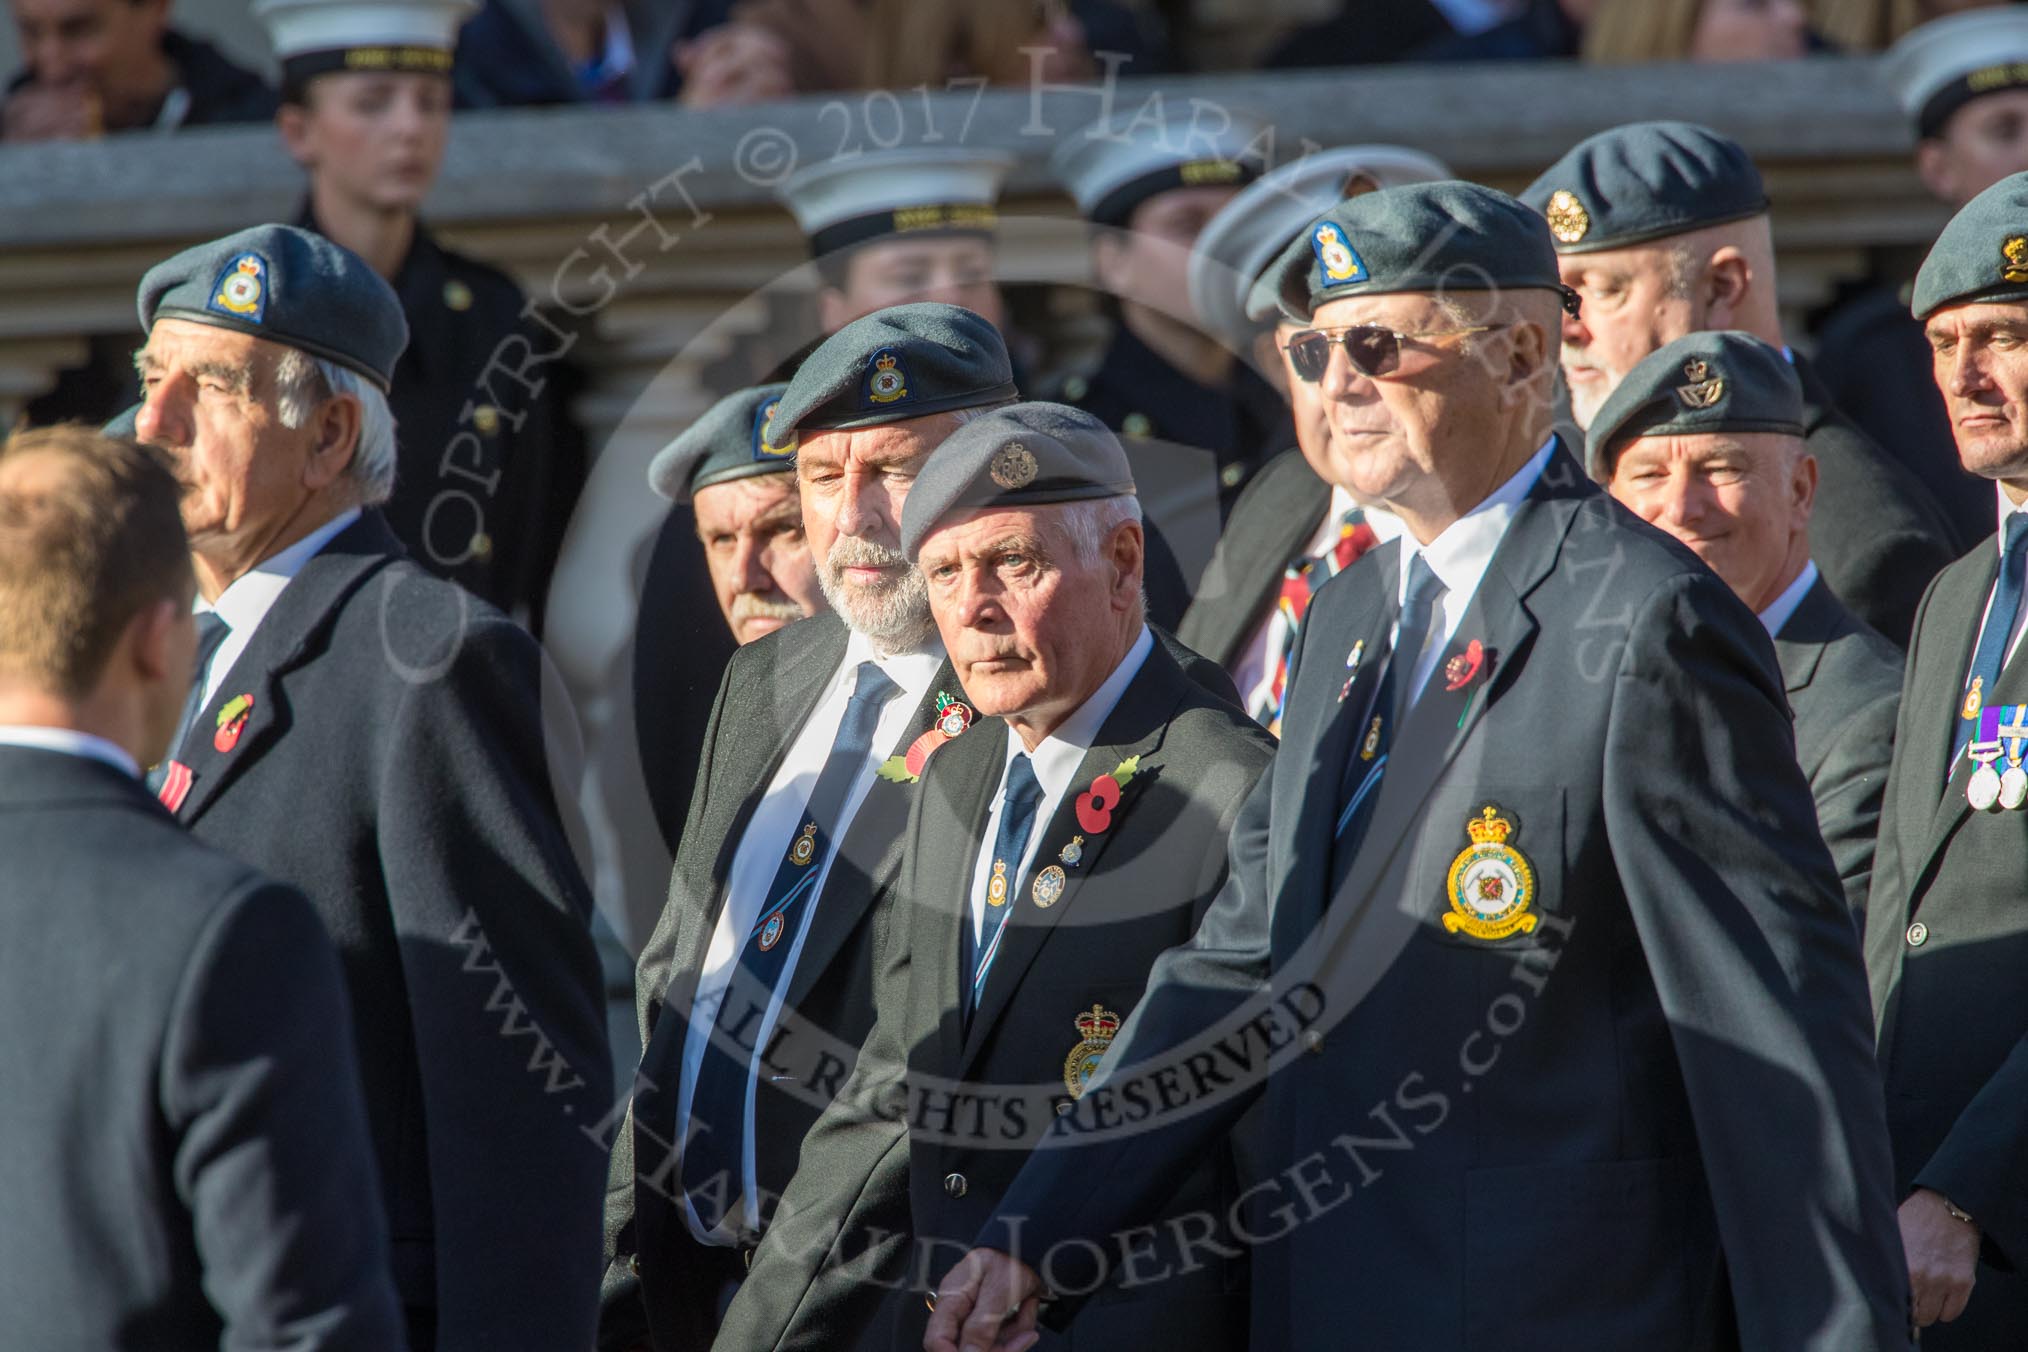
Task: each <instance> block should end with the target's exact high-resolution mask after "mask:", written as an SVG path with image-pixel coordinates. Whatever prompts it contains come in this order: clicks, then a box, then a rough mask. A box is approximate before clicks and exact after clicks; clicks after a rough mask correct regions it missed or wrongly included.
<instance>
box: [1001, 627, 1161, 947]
mask: <svg viewBox="0 0 2028 1352" xmlns="http://www.w3.org/2000/svg"><path fill="white" fill-rule="evenodd" d="M1154 647H1155V636H1154V635H1153V634H1151V633H1149V632H1148V627H1147V626H1146V625H1142V626H1141V636H1140V637H1139V638H1137V639H1135V640H1134V646H1133V647H1131V648H1129V649H1127V655H1126V656H1125V657H1123V658H1121V659H1120V664H1119V665H1118V666H1116V667H1114V668H1113V674H1112V675H1110V676H1108V677H1106V679H1105V683H1104V684H1103V685H1101V686H1099V688H1098V689H1096V690H1094V691H1092V693H1091V698H1089V699H1087V700H1086V701H1085V702H1084V703H1083V704H1080V705H1078V706H1077V712H1076V713H1074V714H1072V715H1071V716H1070V717H1069V718H1066V719H1064V720H1063V724H1062V726H1060V727H1058V728H1057V730H1056V731H1055V732H1052V733H1050V734H1049V736H1047V737H1045V738H1043V739H1042V740H1041V742H1039V743H1037V745H1036V747H1035V750H1033V751H1029V750H1028V748H1027V747H1025V746H1023V745H1022V743H1021V734H1020V733H1018V732H1016V731H1014V729H1013V727H1011V726H1010V727H1008V729H1007V759H1006V760H1005V762H1003V763H1002V765H1001V767H1000V782H999V784H998V785H997V786H996V787H995V788H994V790H993V810H992V811H991V812H990V813H988V814H987V816H986V829H985V832H984V834H983V835H981V836H980V837H979V858H978V862H977V863H975V864H974V865H973V866H972V940H973V942H974V943H978V942H980V941H982V939H983V937H984V935H985V932H986V886H987V884H988V883H990V882H991V881H992V877H993V842H994V841H996V840H998V839H999V837H1000V808H1001V805H1002V804H1003V803H1004V802H1005V801H1006V797H1007V767H1008V766H1010V765H1012V764H1013V763H1014V758H1015V757H1016V756H1020V755H1026V756H1027V757H1028V763H1029V765H1030V766H1031V767H1032V768H1033V769H1034V771H1035V782H1036V783H1037V784H1038V785H1040V786H1041V789H1042V801H1041V802H1040V803H1038V804H1036V805H1035V825H1034V826H1033V828H1032V829H1030V831H1029V832H1028V847H1027V848H1026V849H1025V850H1023V851H1022V853H1021V859H1020V861H1019V862H1018V863H1015V864H1012V865H1010V866H1009V867H1008V869H1007V880H1008V886H1009V888H1010V889H1011V888H1016V887H1018V886H1019V885H1020V882H1021V879H1023V878H1025V877H1027V876H1028V866H1029V864H1031V863H1032V862H1034V859H1035V854H1036V851H1038V850H1040V849H1041V848H1042V835H1043V828H1044V827H1046V826H1047V825H1048V824H1049V819H1050V818H1051V817H1052V816H1054V815H1055V813H1056V809H1057V808H1058V807H1059V806H1061V805H1062V803H1063V796H1064V794H1066V793H1068V792H1071V791H1072V790H1073V789H1075V790H1076V791H1077V792H1079V793H1082V792H1084V787H1085V786H1083V785H1074V784H1072V783H1071V780H1072V778H1073V777H1074V776H1075V775H1076V774H1077V767H1078V766H1079V765H1081V764H1083V763H1084V756H1085V753H1086V752H1087V751H1090V750H1091V745H1092V743H1093V742H1094V741H1096V740H1097V739H1098V734H1099V729H1100V728H1102V727H1104V726H1105V722H1106V720H1107V719H1108V718H1110V717H1112V713H1113V710H1114V709H1115V708H1117V707H1118V706H1119V702H1120V696H1121V695H1123V694H1125V693H1126V689H1127V686H1128V685H1129V684H1131V683H1132V681H1133V679H1134V677H1135V676H1137V675H1139V674H1140V671H1141V667H1142V665H1143V664H1144V663H1146V662H1147V660H1148V654H1149V653H1150V652H1152V651H1154ZM1108 768H1110V767H1108ZM1018 900H1019V898H1018V896H1015V895H1013V894H1012V893H1010V895H1009V896H1008V898H1007V902H1008V904H1009V905H1013V904H1014V903H1015V902H1016V901H1018Z"/></svg>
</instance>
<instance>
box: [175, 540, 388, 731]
mask: <svg viewBox="0 0 2028 1352" xmlns="http://www.w3.org/2000/svg"><path fill="white" fill-rule="evenodd" d="M359 515H360V511H359V508H357V507H354V508H352V509H350V510H349V511H344V512H340V513H339V514H338V515H337V516H334V517H332V518H331V519H330V520H329V521H326V522H325V523H324V524H323V525H321V526H319V527H317V529H315V530H313V531H311V532H310V533H309V534H308V535H305V536H304V537H303V538H302V539H300V540H298V541H296V543H294V544H292V545H290V546H289V547H288V548H287V549H284V550H283V551H282V552H281V553H279V554H277V555H275V556H274V557H273V558H271V559H265V560H263V561H261V562H260V563H257V564H255V565H254V567H253V571H252V572H249V573H245V574H243V575H241V576H240V577H237V578H235V579H234V580H233V582H232V585H231V586H229V587H227V588H226V589H225V590H224V591H222V592H220V593H219V594H218V600H216V601H212V602H206V601H205V600H204V598H202V597H199V598H198V600H197V604H196V606H195V607H193V608H194V609H195V610H196V611H197V613H198V614H200V615H201V614H203V613H204V612H205V611H207V610H215V611H217V612H218V617H219V618H220V619H222V620H224V621H225V623H226V625H227V626H228V627H229V628H230V630H231V632H230V633H228V634H227V635H226V636H225V638H224V640H223V641H222V642H220V643H219V645H218V651H217V652H215V653H213V654H212V655H211V665H210V666H209V667H207V668H206V669H205V673H204V698H203V700H202V701H200V707H201V706H202V705H204V704H209V703H211V701H212V699H213V697H214V696H216V695H217V694H218V688H219V687H220V686H221V685H224V684H225V678H226V677H227V676H229V675H231V674H232V664H233V663H234V662H237V661H238V660H239V655H240V654H241V653H243V652H245V651H246V645H247V644H249V643H251V642H253V636H254V630H256V629H258V628H260V626H261V621H262V620H264V619H266V618H267V614H268V612H269V611H270V610H273V609H274V608H275V602H276V601H278V600H280V599H281V595H282V591H283V589H284V588H286V587H287V586H288V585H289V583H290V582H292V581H294V580H295V577H296V574H298V573H300V572H302V571H303V565H304V564H306V563H308V562H309V561H310V560H311V559H313V558H315V557H317V551H318V550H320V549H322V548H323V547H324V546H325V545H328V544H330V543H331V541H333V540H334V539H336V538H337V537H338V534H339V532H341V531H343V530H344V529H345V528H346V527H347V526H349V525H351V524H352V523H353V522H355V521H357V520H358V519H359Z"/></svg>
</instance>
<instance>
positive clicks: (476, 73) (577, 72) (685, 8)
mask: <svg viewBox="0 0 2028 1352" xmlns="http://www.w3.org/2000/svg"><path fill="white" fill-rule="evenodd" d="M731 10H732V3H731V0H696V2H695V3H691V4H673V5H672V4H658V3H654V0H631V3H618V0H485V4H484V7H483V8H482V9H480V11H479V13H478V15H477V16H476V17H475V18H473V20H472V21H471V23H469V24H467V25H466V27H465V31H464V32H463V33H462V34H461V35H460V36H459V43H458V62H457V70H456V74H455V77H454V82H455V85H456V88H457V102H458V106H459V107H460V108H501V107H506V108H518V107H529V106H537V105H546V104H559V103H641V102H649V101H653V100H657V99H670V98H673V99H675V100H677V101H678V102H680V103H682V104H683V105H684V106H686V107H692V108H708V107H720V106H728V105H734V104H747V103H760V102H763V101H765V100H768V99H778V98H786V97H787V96H788V95H790V94H793V93H794V92H795V85H794V82H793V80H792V77H791V74H790V69H789V49H788V46H787V44H785V43H784V42H783V41H782V40H781V39H780V38H779V37H777V36H776V35H774V34H773V33H771V32H769V31H767V30H766V29H764V28H761V27H759V26H757V25H754V24H735V23H729V22H728V19H729V18H730V15H731Z"/></svg>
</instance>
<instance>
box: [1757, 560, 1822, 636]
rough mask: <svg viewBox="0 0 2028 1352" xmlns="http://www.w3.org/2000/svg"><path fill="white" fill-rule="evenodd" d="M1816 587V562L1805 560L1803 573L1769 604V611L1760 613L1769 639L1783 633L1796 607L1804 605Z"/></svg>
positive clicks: (1762, 624) (1761, 621)
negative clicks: (1810, 592) (1804, 599)
mask: <svg viewBox="0 0 2028 1352" xmlns="http://www.w3.org/2000/svg"><path fill="white" fill-rule="evenodd" d="M1816 585H1817V565H1816V563H1815V561H1813V560H1809V559H1805V560H1804V561H1803V571H1802V572H1800V573H1797V574H1796V580H1795V581H1794V582H1791V583H1789V585H1788V586H1786V587H1784V588H1783V589H1782V594H1781V595H1780V596H1777V597H1776V598H1775V599H1774V600H1772V601H1770V602H1768V605H1767V609H1766V610H1763V611H1762V612H1761V613H1760V623H1761V627H1762V628H1764V629H1766V630H1767V636H1768V637H1769V638H1773V637H1774V636H1775V635H1777V634H1779V633H1781V631H1782V626H1783V625H1785V624H1787V623H1788V622H1789V617H1790V616H1792V615H1794V614H1795V613H1796V607H1797V606H1799V605H1801V604H1802V603H1803V597H1805V596H1807V595H1808V594H1809V591H1810V588H1812V587H1814V586H1816Z"/></svg>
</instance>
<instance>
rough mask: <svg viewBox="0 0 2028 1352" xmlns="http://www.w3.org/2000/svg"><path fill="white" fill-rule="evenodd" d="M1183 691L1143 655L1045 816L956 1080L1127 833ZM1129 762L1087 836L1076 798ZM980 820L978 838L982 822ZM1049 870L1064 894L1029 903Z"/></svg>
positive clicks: (1152, 656)
mask: <svg viewBox="0 0 2028 1352" xmlns="http://www.w3.org/2000/svg"><path fill="white" fill-rule="evenodd" d="M1184 693H1185V678H1184V676H1183V673H1182V671H1181V669H1180V668H1178V667H1177V666H1176V664H1175V662H1174V661H1173V660H1172V659H1171V658H1170V657H1169V655H1168V653H1166V652H1164V651H1163V650H1162V646H1161V645H1160V644H1159V643H1158V644H1156V645H1155V646H1154V648H1152V649H1151V650H1150V651H1149V653H1148V657H1147V661H1146V662H1145V663H1144V664H1143V665H1142V667H1141V670H1140V671H1138V672H1137V673H1135V675H1134V679H1133V680H1132V681H1131V682H1129V683H1128V685H1127V688H1126V689H1125V690H1124V691H1122V692H1121V694H1120V702H1119V704H1118V706H1117V707H1115V708H1114V709H1113V711H1112V713H1111V714H1110V715H1108V716H1107V718H1106V721H1105V724H1104V726H1102V727H1101V728H1100V729H1099V733H1098V740H1097V741H1095V742H1094V743H1093V744H1092V746H1091V749H1090V750H1088V751H1086V752H1085V754H1084V759H1083V760H1081V761H1080V762H1078V767H1077V773H1076V774H1075V775H1073V776H1072V777H1071V781H1070V785H1069V787H1068V788H1066V789H1065V790H1064V794H1063V801H1062V802H1061V803H1059V804H1057V808H1056V811H1055V812H1053V813H1051V814H1050V818H1049V821H1048V822H1047V823H1046V824H1045V825H1044V827H1043V832H1042V839H1041V841H1040V842H1039V844H1038V845H1037V847H1036V851H1035V861H1034V863H1033V864H1032V865H1030V867H1029V869H1028V871H1027V872H1026V873H1025V874H1023V875H1022V877H1021V879H1020V880H1019V881H1020V885H1019V886H1018V887H1017V888H1016V890H1015V892H1014V894H1013V895H1012V896H1010V897H1009V898H1008V899H1007V904H1008V906H1010V907H1011V908H1012V914H1010V915H1009V916H1008V917H1007V931H1006V934H1005V935H1004V937H1002V939H1001V940H1000V956H999V957H997V958H995V959H994V960H993V970H992V971H991V972H990V973H989V974H988V975H987V978H986V989H985V991H984V992H983V993H982V994H981V996H980V999H979V1007H978V1009H976V1010H975V1011H973V1014H972V1026H971V1028H970V1030H969V1032H968V1033H967V1034H966V1036H965V1043H964V1054H963V1060H962V1062H961V1063H960V1065H959V1069H958V1073H959V1074H960V1075H962V1074H964V1073H965V1072H966V1071H967V1070H968V1069H969V1068H970V1066H971V1063H972V1061H973V1059H974V1058H976V1057H977V1056H978V1054H979V1049H980V1047H981V1046H982V1045H983V1043H984V1040H985V1038H986V1035H987V1034H988V1033H989V1032H990V1031H991V1030H992V1029H993V1027H994V1026H995V1025H996V1024H997V1023H998V1022H999V1020H1000V1016H1001V1014H1003V1013H1004V1012H1005V1011H1006V1009H1007V1005H1008V1003H1009V1001H1011V1000H1012V999H1013V997H1014V992H1015V991H1017V990H1018V989H1020V986H1021V981H1022V978H1023V977H1024V976H1025V975H1026V974H1027V972H1028V969H1029V968H1030V966H1032V965H1033V964H1034V962H1035V960H1036V957H1037V955H1038V954H1039V953H1040V952H1041V951H1042V946H1043V944H1044V943H1045V942H1047V940H1048V939H1049V936H1050V935H1051V933H1053V932H1054V931H1055V929H1056V927H1057V925H1059V924H1061V923H1062V921H1063V917H1064V916H1065V915H1066V914H1068V913H1069V911H1070V909H1071V907H1072V906H1073V905H1075V904H1076V902H1077V899H1078V897H1079V896H1080V895H1082V893H1083V891H1084V886H1085V884H1086V882H1088V881H1089V880H1090V879H1092V878H1094V877H1096V876H1097V875H1098V872H1099V870H1100V868H1101V867H1103V861H1104V858H1105V852H1106V847H1107V846H1108V845H1110V844H1111V843H1112V842H1113V840H1114V839H1116V838H1117V837H1118V836H1119V835H1120V833H1121V831H1122V830H1124V829H1127V827H1126V823H1127V822H1128V821H1129V820H1130V819H1131V816H1132V813H1133V810H1134V805H1135V803H1136V802H1137V801H1138V800H1139V798H1140V797H1141V796H1142V794H1143V793H1144V792H1145V791H1146V789H1147V786H1148V785H1149V784H1150V783H1151V782H1152V781H1153V780H1154V779H1155V778H1156V777H1157V776H1159V775H1160V773H1161V757H1160V754H1159V753H1160V751H1161V747H1162V739H1163V736H1164V734H1165V733H1166V732H1167V731H1168V727H1169V718H1170V716H1171V715H1172V714H1173V713H1174V712H1175V709H1176V706H1177V704H1179V703H1180V702H1181V701H1182V698H1183V695H1184ZM1133 756H1139V757H1140V758H1141V759H1140V762H1139V764H1138V765H1137V766H1136V768H1135V771H1134V776H1133V778H1132V779H1131V780H1130V781H1128V783H1127V784H1126V785H1125V786H1124V787H1123V788H1122V789H1121V791H1120V801H1119V803H1118V805H1117V806H1115V807H1114V808H1113V810H1112V822H1111V824H1110V825H1109V826H1108V827H1107V828H1106V829H1105V830H1104V831H1101V832H1098V833H1096V834H1093V833H1090V832H1087V831H1085V830H1084V829H1083V827H1082V826H1081V824H1080V823H1079V822H1078V819H1077V801H1078V799H1079V798H1081V797H1083V796H1084V794H1085V792H1086V791H1087V790H1088V789H1090V787H1091V783H1092V781H1093V780H1094V779H1097V778H1098V777H1099V776H1100V775H1106V774H1111V773H1112V772H1113V771H1114V770H1116V769H1117V768H1118V767H1119V766H1120V764H1121V762H1123V761H1125V760H1127V759H1128V758H1129V757H1133ZM980 820H981V828H980V829H981V832H983V829H984V826H983V822H984V818H981V819H980ZM1079 836H1082V837H1083V842H1082V844H1081V845H1080V846H1079V850H1080V851H1081V853H1080V855H1079V858H1078V862H1077V864H1076V866H1075V867H1071V866H1067V865H1064V864H1062V863H1060V862H1059V856H1060V855H1061V854H1062V852H1063V849H1064V847H1065V846H1067V845H1069V844H1070V842H1071V840H1072V839H1073V838H1074V837H1079ZM1052 865H1054V866H1056V867H1058V868H1061V869H1062V870H1063V874H1064V885H1063V892H1062V894H1061V895H1060V896H1059V897H1058V898H1057V899H1056V901H1055V902H1054V904H1052V905H1050V906H1046V907H1044V906H1038V905H1037V904H1036V903H1035V897H1034V879H1035V878H1036V876H1037V875H1039V874H1040V873H1041V872H1042V871H1043V870H1044V869H1046V868H1049V867H1051V866H1052ZM965 908H966V916H967V918H969V915H970V909H971V896H970V888H967V889H966V892H965Z"/></svg>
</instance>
